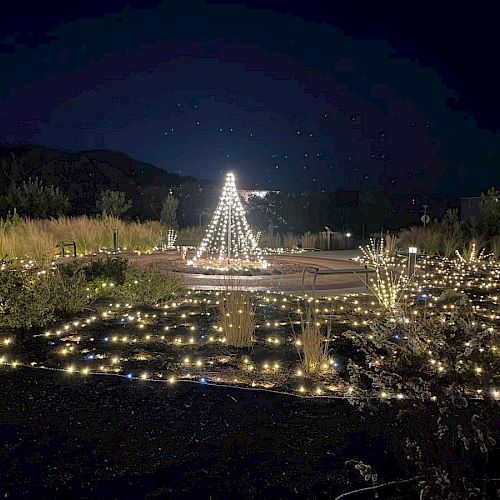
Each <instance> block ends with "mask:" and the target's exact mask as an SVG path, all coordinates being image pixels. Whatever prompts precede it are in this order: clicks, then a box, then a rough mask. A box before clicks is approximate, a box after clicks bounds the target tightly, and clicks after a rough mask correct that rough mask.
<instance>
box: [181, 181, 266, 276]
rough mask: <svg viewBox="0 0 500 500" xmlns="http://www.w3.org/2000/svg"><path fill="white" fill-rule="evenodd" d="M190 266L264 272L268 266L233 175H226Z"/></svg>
mask: <svg viewBox="0 0 500 500" xmlns="http://www.w3.org/2000/svg"><path fill="white" fill-rule="evenodd" d="M188 264H190V265H193V266H195V265H202V266H207V267H218V268H230V267H236V268H241V267H249V266H253V267H260V268H264V269H265V268H266V267H267V266H268V263H267V261H266V260H264V258H263V257H262V251H261V249H260V248H259V245H258V243H257V239H256V238H255V236H254V234H253V233H252V231H251V229H250V226H249V225H248V222H247V219H246V217H245V210H244V209H243V205H242V204H241V200H240V197H239V195H238V191H237V190H236V182H235V178H234V175H233V174H232V173H231V172H229V173H227V174H226V181H225V183H224V187H223V188H222V194H221V196H220V199H219V204H218V205H217V208H216V209H215V212H214V215H213V217H212V220H211V222H210V224H209V226H208V229H207V232H206V234H205V237H204V238H203V240H202V241H201V243H200V246H199V247H198V249H197V250H196V254H195V256H194V257H193V259H192V260H190V261H189V262H188Z"/></svg>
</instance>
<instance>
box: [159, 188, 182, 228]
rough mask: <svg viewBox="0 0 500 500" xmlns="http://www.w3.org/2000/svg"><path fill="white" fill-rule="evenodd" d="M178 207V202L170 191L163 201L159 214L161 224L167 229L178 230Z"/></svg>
mask: <svg viewBox="0 0 500 500" xmlns="http://www.w3.org/2000/svg"><path fill="white" fill-rule="evenodd" d="M178 206H179V200H178V199H177V198H176V197H175V196H174V195H173V194H172V191H170V193H169V195H168V196H167V197H166V198H165V200H164V201H163V205H162V208H161V214H160V221H161V223H162V224H163V225H164V226H166V227H168V228H169V229H178V227H179V225H178V224H177V207H178Z"/></svg>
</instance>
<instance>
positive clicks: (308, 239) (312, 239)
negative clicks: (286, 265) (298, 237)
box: [302, 233, 319, 248]
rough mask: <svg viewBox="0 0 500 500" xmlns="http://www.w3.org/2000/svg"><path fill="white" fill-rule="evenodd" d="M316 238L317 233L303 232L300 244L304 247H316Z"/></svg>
mask: <svg viewBox="0 0 500 500" xmlns="http://www.w3.org/2000/svg"><path fill="white" fill-rule="evenodd" d="M318 238H319V236H318V235H317V234H311V233H305V234H304V235H303V236H302V246H303V247H304V248H317V247H318Z"/></svg>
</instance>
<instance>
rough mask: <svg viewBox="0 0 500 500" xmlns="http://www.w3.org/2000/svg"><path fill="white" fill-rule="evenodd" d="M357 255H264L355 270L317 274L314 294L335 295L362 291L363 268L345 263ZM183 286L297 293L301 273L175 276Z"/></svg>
mask: <svg viewBox="0 0 500 500" xmlns="http://www.w3.org/2000/svg"><path fill="white" fill-rule="evenodd" d="M357 255H358V252H357V251H354V250H349V251H346V250H343V251H329V252H327V251H324V252H304V253H301V254H298V255H272V256H266V259H267V260H269V261H270V262H273V261H274V262H276V261H280V262H289V263H294V264H297V265H298V266H299V267H305V266H315V267H319V268H320V269H335V270H343V269H357V268H359V270H360V276H357V275H355V274H338V275H319V276H318V277H317V281H316V293H317V294H336V293H350V292H365V291H366V289H365V286H364V283H363V281H362V279H361V275H362V271H363V268H362V267H361V266H359V265H358V264H357V263H356V262H353V261H352V260H349V259H351V258H353V257H355V256H357ZM129 258H130V260H132V261H135V262H136V263H137V264H138V265H140V266H161V264H162V263H164V262H165V261H168V260H173V259H178V258H179V257H178V254H177V253H170V254H166V253H165V254H163V253H158V254H153V255H140V256H130V257H129ZM179 274H182V279H183V281H184V283H185V284H186V286H188V287H190V288H196V289H212V290H213V289H223V288H225V287H226V286H227V285H228V284H231V285H237V286H241V287H243V288H246V289H253V290H272V291H284V292H292V293H300V291H301V281H302V272H294V273H291V274H283V275H281V274H273V275H263V276H224V275H207V274H198V273H179ZM312 282H313V275H312V274H309V273H307V274H306V279H305V286H304V292H305V293H308V292H310V291H311V290H312Z"/></svg>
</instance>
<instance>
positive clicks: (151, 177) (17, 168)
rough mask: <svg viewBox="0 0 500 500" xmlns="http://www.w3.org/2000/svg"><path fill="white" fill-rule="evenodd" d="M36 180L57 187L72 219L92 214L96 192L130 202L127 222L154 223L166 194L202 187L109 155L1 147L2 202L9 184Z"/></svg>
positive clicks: (6, 145)
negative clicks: (112, 193)
mask: <svg viewBox="0 0 500 500" xmlns="http://www.w3.org/2000/svg"><path fill="white" fill-rule="evenodd" d="M29 177H32V178H34V177H38V178H39V179H40V180H41V181H42V182H43V183H44V184H47V185H49V184H52V185H54V186H59V187H60V189H62V190H63V191H64V192H65V193H66V195H67V196H68V198H69V200H70V202H71V205H72V207H73V208H72V213H73V214H83V213H87V214H90V213H93V212H94V211H95V203H96V199H97V197H98V196H99V192H100V191H103V190H105V189H112V190H115V191H123V192H125V193H126V194H127V197H129V198H131V199H132V201H133V206H132V209H131V210H130V213H129V216H131V217H140V218H153V217H155V218H156V217H158V215H159V210H160V207H161V203H162V200H163V199H164V198H165V196H166V195H167V194H168V190H169V189H170V188H171V187H172V188H178V187H180V186H185V185H189V184H190V185H192V184H195V185H203V184H204V183H203V182H200V181H198V180H197V179H195V178H193V177H183V176H180V175H177V174H173V173H169V172H166V171H165V170H162V169H160V168H158V167H155V166H153V165H150V164H148V163H143V162H141V161H138V160H134V159H133V158H130V157H129V156H127V155H125V154H123V153H118V152H113V151H101V150H96V151H82V152H77V153H71V152H67V151H60V150H57V149H50V148H46V147H43V146H32V145H19V146H18V145H10V144H0V196H1V195H3V194H4V193H5V190H6V189H7V188H8V186H9V185H10V184H11V183H13V182H14V183H18V182H22V181H24V180H27V179H28V178H29Z"/></svg>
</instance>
